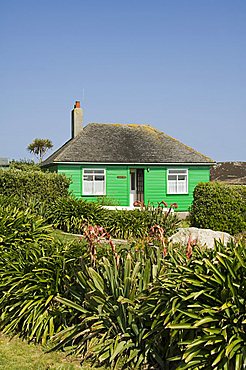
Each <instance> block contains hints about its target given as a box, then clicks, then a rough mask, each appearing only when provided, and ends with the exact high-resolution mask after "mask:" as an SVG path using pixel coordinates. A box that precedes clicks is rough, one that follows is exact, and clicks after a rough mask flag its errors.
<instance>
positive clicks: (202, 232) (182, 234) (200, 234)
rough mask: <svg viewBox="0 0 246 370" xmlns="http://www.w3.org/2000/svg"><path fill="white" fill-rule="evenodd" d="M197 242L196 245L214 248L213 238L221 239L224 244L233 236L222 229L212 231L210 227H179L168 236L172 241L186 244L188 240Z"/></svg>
mask: <svg viewBox="0 0 246 370" xmlns="http://www.w3.org/2000/svg"><path fill="white" fill-rule="evenodd" d="M189 238H190V240H191V241H195V240H196V242H197V245H200V246H206V247H208V248H214V240H215V239H216V240H218V241H221V242H222V243H223V244H224V245H227V243H228V242H229V241H230V240H233V237H232V236H231V235H230V234H228V233H225V232H222V231H213V230H210V229H199V228H196V227H187V228H180V229H178V231H177V232H176V233H175V234H174V235H172V236H171V237H170V238H169V241H171V242H172V243H180V244H182V245H186V244H187V243H188V240H189Z"/></svg>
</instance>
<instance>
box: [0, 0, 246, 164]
mask: <svg viewBox="0 0 246 370" xmlns="http://www.w3.org/2000/svg"><path fill="white" fill-rule="evenodd" d="M245 46H246V1H245V0H241V1H239V0H230V1H229V0H162V1H160V0H152V1H150V0H148V1H147V0H141V1H140V0H124V1H123V0H122V1H117V0H114V1H112V0H71V1H68V0H40V1H36V0H22V1H19V0H8V1H7V0H5V1H4V0H2V1H1V2H0V50H1V57H0V86H1V89H0V127H1V135H0V157H8V158H10V159H21V158H22V159H23V158H31V155H30V154H28V152H27V150H26V147H27V145H28V144H29V143H30V142H31V141H32V140H33V139H34V138H36V137H37V138H49V139H51V140H52V141H53V143H54V148H58V147H59V146H60V145H62V144H63V143H64V142H65V141H67V140H68V139H69V138H70V131H71V130H70V112H71V109H72V107H73V105H74V102H75V100H80V101H81V105H82V106H83V108H84V124H87V123H89V122H102V123H104V122H118V123H147V124H151V125H152V126H154V127H156V128H158V129H160V130H162V131H164V132H166V133H167V134H169V135H171V136H173V137H175V138H177V139H179V140H180V141H182V142H183V143H185V144H187V145H189V146H191V147H193V148H194V149H196V150H198V151H200V152H202V153H203V154H206V155H208V156H210V157H212V158H213V159H214V160H216V161H245V160H246V158H245V157H246V156H245V154H246V150H245V146H246V145H245V144H246V139H245V137H246V124H245V118H246V73H245V72H246V47H245Z"/></svg>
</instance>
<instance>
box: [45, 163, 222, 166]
mask: <svg viewBox="0 0 246 370" xmlns="http://www.w3.org/2000/svg"><path fill="white" fill-rule="evenodd" d="M49 164H86V165H87V164H88V165H99V166H102V165H103V166H107V165H116V166H118V165H127V166H160V165H162V166H163V165H165V166H209V165H212V164H216V162H207V163H204V162H202V163H199V162H198V163H189V162H185V163H182V162H175V163H168V162H161V163H124V162H51V163H49ZM47 165H48V164H47Z"/></svg>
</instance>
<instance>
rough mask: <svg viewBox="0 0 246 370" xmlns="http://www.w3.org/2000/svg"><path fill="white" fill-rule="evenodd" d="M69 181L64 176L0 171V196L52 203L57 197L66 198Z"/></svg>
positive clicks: (13, 170) (35, 171) (15, 170)
mask: <svg viewBox="0 0 246 370" xmlns="http://www.w3.org/2000/svg"><path fill="white" fill-rule="evenodd" d="M69 184H70V180H69V179H67V178H66V177H65V175H59V174H56V173H48V172H41V171H37V170H33V171H22V170H18V169H11V170H7V171H6V170H0V194H2V195H5V196H13V195H16V196H18V197H19V198H20V199H30V198H31V197H33V198H35V199H36V200H38V201H39V202H53V201H54V200H55V199H56V198H57V197H60V196H67V195H68V193H69V190H68V188H69Z"/></svg>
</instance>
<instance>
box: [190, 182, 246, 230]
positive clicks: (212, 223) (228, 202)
mask: <svg viewBox="0 0 246 370" xmlns="http://www.w3.org/2000/svg"><path fill="white" fill-rule="evenodd" d="M190 219H191V224H192V226H195V227H200V228H209V229H212V230H220V231H224V232H228V233H230V234H233V235H234V234H237V233H239V232H242V231H244V230H245V229H246V187H245V186H236V185H233V186H232V185H225V184H222V183H218V182H211V183H206V184H198V185H197V186H196V188H195V190H194V201H193V204H192V207H191V215H190Z"/></svg>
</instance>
